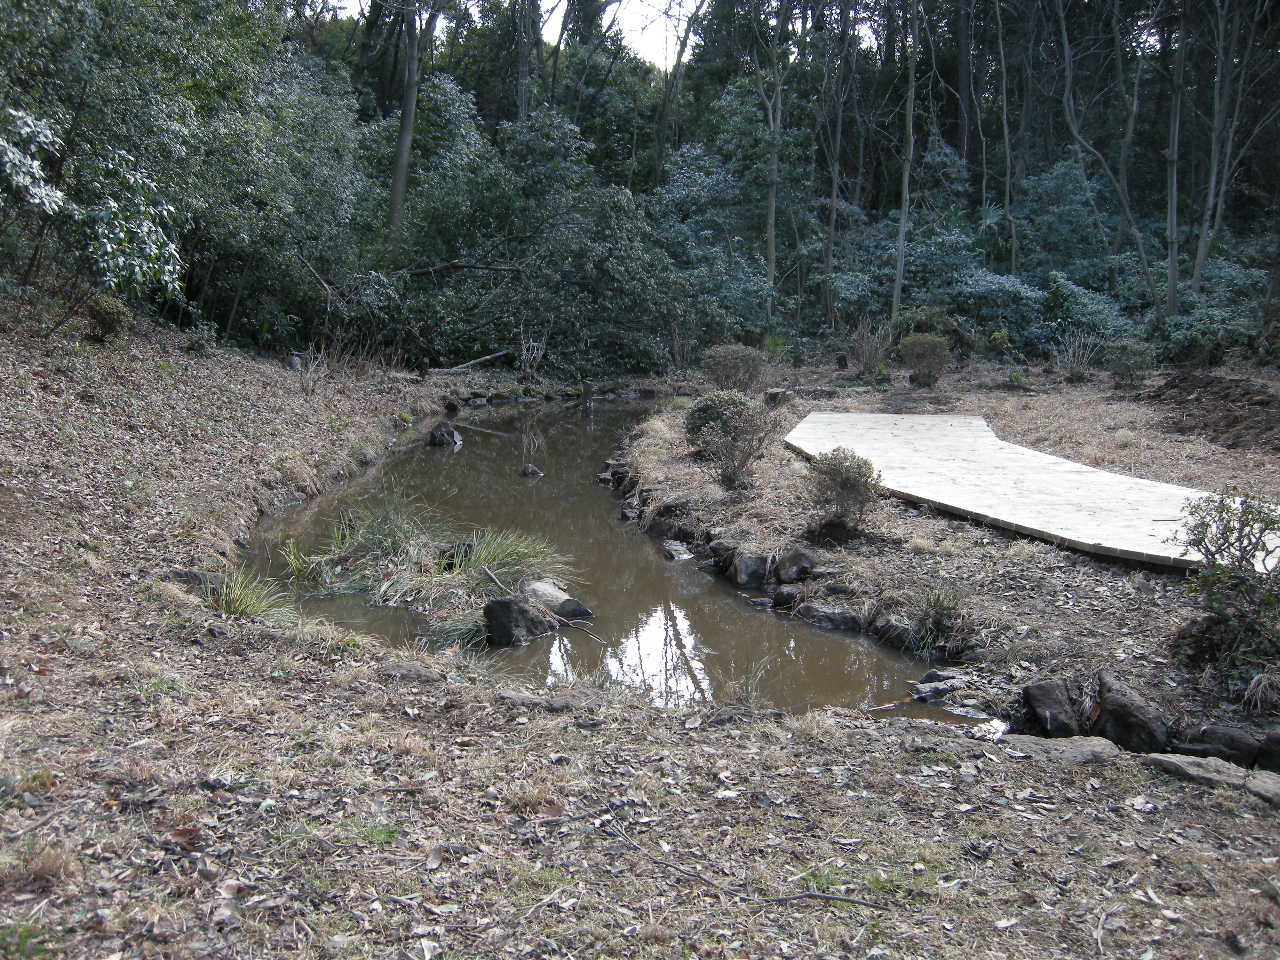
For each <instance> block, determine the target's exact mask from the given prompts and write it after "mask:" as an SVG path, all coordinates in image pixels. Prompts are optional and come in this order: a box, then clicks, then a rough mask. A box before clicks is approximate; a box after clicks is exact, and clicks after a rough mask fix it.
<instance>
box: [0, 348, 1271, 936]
mask: <svg viewBox="0 0 1280 960" xmlns="http://www.w3.org/2000/svg"><path fill="white" fill-rule="evenodd" d="M180 346H181V344H180V341H179V339H178V338H177V337H176V336H174V335H171V334H166V333H158V332H144V333H142V334H139V335H135V336H134V337H132V338H131V339H130V340H129V341H128V342H126V343H123V344H117V345H113V346H107V347H85V346H82V345H79V344H77V343H76V342H75V341H74V340H71V339H68V340H66V341H59V342H56V343H45V342H42V341H40V340H39V339H37V338H35V337H29V336H23V335H15V334H9V335H7V336H6V337H5V339H4V342H3V344H2V345H0V409H3V410H4V412H5V416H4V419H3V423H0V515H2V516H3V519H4V520H5V521H6V522H5V525H4V528H5V537H6V540H5V544H4V547H3V548H2V549H0V776H2V777H3V778H4V779H3V782H2V784H0V957H21V956H41V955H44V956H60V955H66V956H70V957H122V958H123V957H166V956H169V957H191V956H218V957H237V958H240V957H265V956H280V957H285V956H287V957H310V956H316V957H319V956H368V957H379V958H382V957H415V958H424V957H446V956H447V957H490V956H492V957H504V956H513V957H637V956H653V957H673V956H674V957H682V956H699V957H734V958H736V957H815V956H835V957H938V956H958V955H964V956H972V957H1050V956H1054V957H1081V956H1102V957H1135V958H1138V957H1143V956H1150V957H1166V956H1168V957H1198V956H1206V957H1217V956H1223V957H1230V956H1237V955H1240V954H1242V953H1246V952H1247V953H1249V954H1251V955H1255V956H1270V955H1272V954H1274V953H1275V952H1276V949H1277V947H1280V929H1278V928H1277V923H1278V922H1280V921H1278V919H1277V918H1278V916H1280V887H1277V880H1278V876H1277V874H1278V870H1280V866H1278V864H1280V860H1278V859H1277V858H1278V857H1280V829H1278V827H1280V820H1278V818H1277V816H1276V814H1275V812H1274V811H1273V810H1272V809H1271V808H1269V807H1266V806H1265V805H1264V804H1263V803H1262V802H1261V801H1260V800H1257V799H1255V798H1253V797H1251V796H1249V795H1248V794H1244V793H1241V792H1215V791H1207V790H1204V789H1203V788H1199V787H1193V786H1189V785H1187V784H1184V783H1181V782H1177V781H1173V780H1170V779H1168V778H1166V777H1164V776H1163V775H1161V774H1157V773H1154V772H1152V771H1150V770H1149V769H1147V768H1145V767H1143V766H1141V765H1140V764H1139V763H1138V762H1137V761H1136V759H1134V758H1130V757H1122V758H1120V759H1117V760H1112V761H1110V762H1108V763H1104V764H1097V765H1080V766H1070V765H1063V764H1062V763H1060V762H1056V761H1045V760H1038V759H1034V758H1032V757H1030V756H1028V755H1027V753H1028V751H1027V750H1026V749H1025V748H1020V747H1019V746H1018V745H1017V744H1008V743H994V744H993V743H985V742H980V741H976V740H972V739H966V738H965V737H964V736H963V735H962V734H961V733H960V732H959V731H957V730H955V729H952V728H947V727H942V726H936V725H918V724H917V725H913V724H906V723H896V722H893V721H881V720H871V719H868V718H866V717H863V716H858V715H855V714H851V713H847V712H838V711H831V712H824V713H815V714H811V715H807V716H803V717H795V718H786V719H782V720H776V719H768V718H767V717H765V716H762V715H761V714H759V713H758V712H756V711H754V710H753V709H751V707H750V705H743V706H742V707H741V709H734V708H727V709H724V710H722V711H720V712H719V713H717V714H705V715H704V714H691V713H668V712H662V711H658V710H655V709H653V708H651V707H649V706H646V705H645V704H643V703H640V702H637V701H636V700H635V699H634V698H632V697H631V696H630V695H629V694H628V693H627V692H626V691H621V690H617V689H610V688H603V689H602V688H595V687H591V686H581V687H576V688H570V689H565V690H557V691H551V692H546V691H530V690H519V689H515V688H514V687H511V686H510V685H508V684H506V683H504V682H503V680H502V679H501V678H500V677H494V676H492V675H490V674H489V673H488V672H487V671H486V670H485V669H484V667H483V665H482V664H480V663H478V662H476V661H472V660H469V659H466V658H459V657H442V658H437V659H434V660H421V659H414V658H411V657H409V658H407V655H406V654H405V653H404V652H402V651H401V652H397V651H390V650H384V649H381V648H379V647H377V646H376V645H373V644H371V643H368V642H367V641H361V640H360V639H359V638H355V637H352V636H350V635H347V634H344V633H341V632H340V631H336V630H332V629H326V628H324V627H323V626H321V625H314V624H313V625H308V626H305V627H304V628H302V629H285V628H280V627H277V628H268V627H265V626H262V625H257V624H251V623H243V622H238V621H234V620H226V619H223V618H221V617H220V616H218V615H217V614H215V613H214V612H213V611H212V610H211V609H210V608H209V606H208V605H207V604H206V603H204V601H203V600H202V598H200V597H197V596H193V595H191V594H189V593H186V592H184V591H183V590H182V589H180V588H178V587H177V586H175V585H173V584H172V583H169V582H168V581H166V580H165V579H164V574H165V573H166V572H167V571H168V570H170V569H171V568H173V567H183V566H190V565H192V564H196V565H201V564H206V563H208V562H210V558H211V557H212V556H216V555H217V554H218V553H219V551H223V552H225V553H230V552H232V551H233V549H234V546H233V543H232V540H233V539H234V537H236V536H238V535H239V534H240V533H241V532H242V531H244V530H245V529H246V526H245V525H246V524H248V523H250V522H252V520H253V519H254V517H255V515H256V513H257V512H258V510H259V509H263V508H267V509H269V508H271V507H273V506H275V505H276V504H278V503H280V502H282V501H283V500H284V499H286V498H287V497H288V496H290V495H293V494H294V493H295V492H297V491H305V490H309V489H314V488H315V487H317V486H320V485H322V484H325V483H328V482H330V481H332V480H333V479H335V478H336V476H337V475H338V474H340V473H341V472H343V471H346V470H350V469H354V468H355V465H356V464H357V463H359V462H364V461H367V460H370V459H371V458H373V457H374V456H376V455H377V454H378V453H380V452H382V451H383V450H385V448H386V445H387V443H388V441H389V440H390V438H392V437H394V436H395V435H396V433H397V431H399V430H401V429H402V428H403V427H404V425H405V424H406V422H407V421H408V420H411V419H413V417H414V415H415V413H421V412H424V411H427V410H429V409H430V408H431V406H432V404H433V403H434V401H435V393H434V392H438V391H439V389H440V387H439V385H438V384H435V383H433V382H432V381H430V380H429V381H427V382H426V383H425V384H423V383H420V382H415V381H411V380H409V379H406V378H402V377H396V376H391V375H389V374H387V373H386V372H384V371H378V370H374V369H356V368H348V369H344V370H342V371H339V372H338V373H337V374H336V375H335V376H334V377H333V378H331V379H329V380H326V381H325V382H324V383H323V384H322V385H321V386H320V388H319V389H318V390H317V392H316V393H315V394H314V395H309V394H304V393H303V392H302V391H301V390H300V388H299V381H298V376H297V374H295V373H291V372H289V371H288V370H286V369H284V368H283V367H280V366H279V365H276V364H273V363H269V362H266V361H260V360H256V359H253V358H250V357H247V356H244V355H241V354H237V353H233V352H224V351H220V352H217V353H215V354H213V355H211V356H208V357H193V356H189V355H187V354H185V353H183V352H182V351H181V349H180ZM433 391H434V392H433ZM852 901H861V902H852Z"/></svg>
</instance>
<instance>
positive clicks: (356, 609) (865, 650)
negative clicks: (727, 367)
mask: <svg viewBox="0 0 1280 960" xmlns="http://www.w3.org/2000/svg"><path fill="white" fill-rule="evenodd" d="M643 415H644V410H643V409H639V408H636V407H626V406H612V405H611V406H605V405H602V404H597V405H596V407H595V409H594V410H593V411H590V412H586V411H583V410H580V409H578V408H570V409H568V410H566V409H563V408H557V409H548V408H543V407H538V408H535V409H534V410H529V409H523V410H521V411H519V412H514V411H513V412H512V413H511V414H509V415H490V416H487V417H485V418H484V419H482V420H477V421H476V422H474V423H467V422H465V421H464V422H462V423H460V424H459V426H460V432H461V433H462V435H463V438H464V443H463V445H462V447H461V449H459V450H457V451H456V452H455V451H452V450H447V449H441V448H438V447H429V446H427V445H426V444H425V442H419V443H415V444H412V445H410V446H408V447H407V448H406V449H404V450H403V451H401V452H399V453H396V454H393V455H392V456H389V457H388V458H387V459H386V460H384V461H383V463H382V465H381V466H380V467H379V468H378V469H377V470H376V471H374V472H373V473H372V474H371V475H370V476H368V477H366V478H364V479H362V480H360V481H358V482H356V483H354V484H351V485H349V486H347V487H345V488H342V489H340V490H339V491H337V492H336V493H334V494H332V495H327V496H323V497H320V498H317V499H315V500H312V501H309V502H308V503H306V504H304V505H302V506H300V507H298V508H296V509H295V510H293V511H290V512H286V513H284V514H282V515H280V516H276V517H273V518H269V519H267V520H265V521H264V522H263V523H262V525H261V526H260V527H259V529H258V531H257V534H256V537H255V540H254V544H253V546H252V548H251V551H250V557H251V560H252V561H253V563H254V565H255V566H256V567H257V568H258V569H259V570H260V571H261V572H264V573H268V574H270V575H273V576H277V577H281V576H283V575H284V568H283V564H282V562H281V560H280V558H279V547H280V545H282V544H283V543H284V542H285V541H286V540H287V539H289V538H290V537H294V538H297V539H298V541H299V544H300V545H301V546H302V547H303V548H304V549H306V548H308V547H313V546H314V545H317V544H319V543H320V542H322V541H323V540H324V539H325V538H326V537H327V535H328V532H329V531H330V530H331V529H332V526H333V524H334V523H335V521H336V520H337V518H338V517H339V516H340V515H341V514H342V512H343V511H344V510H346V509H349V508H352V507H361V508H371V509H379V508H382V507H394V508H398V509H404V508H409V509H415V508H416V509H426V510H430V511H432V512H434V513H436V514H438V515H440V516H442V517H443V518H445V519H447V520H449V521H451V522H453V523H456V524H457V525H459V526H461V527H465V526H467V525H474V526H487V527H494V528H499V529H512V530H518V531H522V532H525V533H529V534H535V535H539V536H543V537H546V538H547V539H548V540H550V541H551V543H552V544H554V546H555V547H556V548H557V549H558V550H559V551H560V552H561V553H563V554H564V555H566V556H567V557H569V558H571V562H572V565H573V567H574V569H575V570H577V571H578V576H579V577H580V579H581V581H582V582H581V583H576V584H573V585H572V586H571V590H570V592H571V593H573V595H574V596H576V597H577V598H578V599H580V600H581V601H582V602H583V603H585V604H586V605H587V606H588V607H590V608H591V609H592V610H593V611H594V612H595V613H596V619H595V621H594V622H593V624H592V626H591V630H592V632H593V633H595V634H596V635H597V636H599V637H600V638H601V639H602V640H604V641H605V642H604V643H603V644H600V643H597V642H596V641H595V640H593V639H591V638H590V637H587V636H585V635H583V634H581V633H577V632H576V631H570V632H566V633H564V634H563V635H557V636H554V637H552V638H550V639H547V640H543V641H539V642H535V643H531V644H529V645H527V646H525V647H521V648H518V649H509V650H494V651H492V652H491V653H490V654H488V655H490V656H493V657H495V658H497V659H498V660H499V661H500V662H501V663H502V665H503V667H504V668H505V669H506V670H507V671H509V672H510V673H512V674H514V675H516V676H518V677H520V678H522V679H526V680H529V681H533V682H535V683H551V682H554V681H556V680H560V679H566V678H572V677H577V676H584V675H590V674H593V673H597V672H603V673H605V674H607V675H608V676H610V677H612V678H614V679H616V680H617V681H620V682H622V683H626V684H629V685H631V686H634V687H637V688H640V689H642V690H643V691H645V692H646V694H647V695H648V696H649V697H650V698H651V699H652V700H653V701H654V702H655V703H660V704H666V705H675V704H679V703H687V702H690V701H692V702H699V703H710V702H720V701H723V700H725V699H728V698H731V697H732V696H734V694H735V693H736V692H737V691H739V690H740V689H741V688H742V685H743V684H744V683H751V684H754V685H755V687H756V688H757V689H758V691H759V692H760V693H761V694H762V695H763V696H764V697H765V698H766V699H767V700H768V701H770V702H771V703H773V704H774V705H775V706H777V707H778V708H780V709H784V710H790V711H802V710H806V709H809V708H812V707H818V706H847V707H869V706H873V705H877V704H882V703H886V702H888V701H892V700H898V699H900V698H902V697H903V696H904V695H905V694H906V693H907V692H908V690H909V687H908V684H909V683H910V682H911V681H913V680H915V679H917V678H918V677H919V676H920V675H921V673H923V672H924V670H926V669H927V667H926V666H925V665H923V664H921V663H920V662H918V661H913V660H910V659H907V658H904V657H902V656H900V655H899V654H897V653H895V652H893V651H891V650H888V649H886V648H884V647H883V646H881V645H878V644H877V643H876V642H875V641H874V640H873V639H871V638H869V637H859V636H852V635H849V634H841V633H833V632H828V631H825V630H820V629H818V628H816V627H812V626H810V625H808V624H806V623H804V622H803V621H800V620H796V619H794V618H791V617H787V616H782V615H778V614H774V613H772V612H770V611H768V610H762V609H760V608H758V607H755V606H752V604H751V602H750V600H751V597H752V595H751V594H747V593H744V592H743V591H741V590H739V589H737V588H735V587H733V586H731V585H730V584H728V583H727V582H726V581H724V580H723V579H722V578H719V577H714V576H712V575H710V574H707V573H704V572H703V571H701V570H699V569H698V567H697V566H696V564H695V563H694V562H693V561H690V560H686V561H681V562H670V561H668V560H666V559H665V557H664V555H663V553H662V549H661V545H660V544H658V543H657V542H655V541H654V540H653V539H651V538H650V537H649V536H647V535H646V534H645V533H643V532H642V531H640V530H639V529H638V528H637V527H636V525H635V524H625V523H622V522H621V521H620V520H619V518H618V502H617V499H616V497H615V495H614V494H613V493H612V492H611V491H609V490H608V489H606V488H605V487H603V486H601V485H600V484H598V483H597V482H596V480H595V477H596V474H597V473H598V472H599V470H600V466H601V464H602V462H603V461H604V460H606V459H608V457H609V456H610V454H611V453H612V451H613V450H614V449H615V448H616V446H617V443H618V441H619V440H620V439H621V438H622V437H623V436H625V435H626V433H627V432H628V431H629V430H630V429H631V428H632V427H633V426H634V425H635V424H636V423H637V422H638V421H639V420H640V419H641V417H642V416H643ZM525 463H533V464H535V465H536V466H537V467H538V468H539V469H541V470H542V471H543V473H544V476H542V477H540V478H537V479H529V478H525V477H522V476H520V475H519V471H520V468H521V466H522V465H523V464H525ZM754 596H757V597H758V596H760V595H759V594H755V595H754ZM301 605H302V608H303V612H304V613H305V614H306V615H307V616H309V617H323V618H325V619H329V620H332V621H334V622H336V623H340V624H342V625H344V626H348V627H350V628H352V629H356V630H360V631H362V632H366V633H371V634H373V635H375V636H379V637H382V638H385V639H386V640H388V641H390V642H391V643H409V642H413V641H414V639H415V637H417V636H418V635H419V634H421V633H422V632H423V631H424V621H423V619H422V618H421V617H419V616H418V615H417V614H416V613H414V612H413V611H411V610H406V609H401V608H394V607H382V606H374V605H370V604H369V603H367V602H366V600H365V598H364V597H362V596H359V595H350V594H348V595H341V596H310V597H303V598H302V603H301ZM895 712H898V713H909V714H912V715H917V716H932V717H935V718H937V719H951V720H955V719H956V718H955V717H954V716H952V715H951V714H948V713H945V712H943V711H942V710H940V709H936V708H933V707H926V706H923V705H915V704H911V705H907V706H906V707H899V708H897V710H896V711H895Z"/></svg>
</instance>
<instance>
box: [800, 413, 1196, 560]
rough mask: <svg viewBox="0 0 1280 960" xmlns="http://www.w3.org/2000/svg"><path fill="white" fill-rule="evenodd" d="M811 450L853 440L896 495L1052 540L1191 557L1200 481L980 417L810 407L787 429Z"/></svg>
mask: <svg viewBox="0 0 1280 960" xmlns="http://www.w3.org/2000/svg"><path fill="white" fill-rule="evenodd" d="M786 443H787V445H788V446H789V447H791V448H792V449H793V450H796V451H797V452H799V453H801V454H805V455H808V456H815V455H817V454H820V453H826V452H827V451H829V450H833V449H835V448H837V447H845V448H847V449H849V450H852V451H853V452H854V453H856V454H858V455H859V456H863V457H866V458H867V459H868V460H870V461H871V462H872V463H873V464H874V465H875V466H876V468H877V469H878V470H879V471H880V473H881V479H882V482H883V485H884V487H885V488H886V489H887V490H888V491H889V492H890V493H892V494H893V495H894V496H897V497H900V498H902V499H903V500H910V501H912V502H915V503H923V504H929V505H930V506H934V507H937V508H939V509H941V510H945V511H948V512H950V513H956V514H960V515H961V516H965V517H971V518H974V519H977V520H981V521H983V522H985V523H989V524H992V525H994V526H998V527H1005V528H1007V529H1009V530H1016V531H1017V532H1018V533H1024V534H1027V535H1028V536H1033V537H1039V538H1040V539H1043V540H1048V541H1049V542H1051V543H1055V544H1059V545H1063V546H1068V547H1074V548H1076V549H1078V550H1084V551H1087V552H1089V553H1098V554H1103V555H1106V556H1112V557H1122V558H1124V559H1128V560H1140V561H1144V562H1147V563H1154V564H1162V565H1166V566H1174V567H1189V566H1191V565H1192V563H1193V561H1192V560H1191V559H1188V558H1187V557H1185V556H1183V555H1182V554H1183V550H1182V548H1181V547H1179V546H1177V545H1175V544H1173V543H1170V542H1169V540H1170V538H1171V537H1172V536H1173V535H1174V534H1175V533H1176V532H1177V531H1178V530H1179V528H1180V527H1181V521H1182V512H1183V507H1184V505H1185V504H1186V502H1187V501H1188V500H1191V499H1196V498H1199V497H1203V496H1204V495H1205V494H1204V492H1203V491H1200V490H1193V489H1191V488H1189V487H1178V486H1174V485H1173V484H1169V483H1157V482H1156V481H1154V480H1140V479H1138V478H1136V477H1124V476H1120V475H1119V474H1116V473H1109V472H1107V471H1105V470H1098V469H1095V468H1094V467H1086V466H1084V465H1083V464H1079V463H1073V462H1072V461H1070V460H1064V459H1063V458H1061V457H1055V456H1051V455H1050V454H1047V453H1039V452H1038V451H1035V450H1029V449H1027V448H1026V447H1020V446H1018V445H1016V444H1012V443H1006V442H1005V441H1003V440H1001V439H1000V438H999V437H997V436H996V435H995V433H994V432H992V430H991V428H990V427H989V426H987V422H986V421H985V420H983V419H982V418H981V417H952V416H919V415H896V414H880V413H811V414H809V416H807V417H805V418H804V420H803V421H801V422H800V424H799V425H798V426H797V427H796V428H795V429H794V430H792V431H791V433H790V434H788V435H787V438H786Z"/></svg>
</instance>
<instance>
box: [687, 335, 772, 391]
mask: <svg viewBox="0 0 1280 960" xmlns="http://www.w3.org/2000/svg"><path fill="white" fill-rule="evenodd" d="M766 360H767V357H766V356H765V353H764V351H762V350H756V349H754V348H753V347H747V346H743V345H742V344H740V343H725V344H721V345H720V346H718V347H712V348H711V349H710V350H707V351H706V352H705V353H703V355H702V369H703V370H705V371H706V374H707V377H708V379H710V380H711V382H712V383H714V384H715V385H716V386H717V387H719V388H720V389H721V390H741V391H742V392H743V393H751V392H752V391H753V390H755V389H756V387H758V386H759V385H760V381H761V380H762V379H763V378H764V370H765V362H766Z"/></svg>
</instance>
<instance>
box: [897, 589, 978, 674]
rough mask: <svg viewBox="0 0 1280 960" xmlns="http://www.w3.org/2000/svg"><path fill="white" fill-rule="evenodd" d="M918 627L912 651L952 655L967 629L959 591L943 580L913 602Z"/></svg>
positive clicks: (910, 650)
mask: <svg viewBox="0 0 1280 960" xmlns="http://www.w3.org/2000/svg"><path fill="white" fill-rule="evenodd" d="M911 606H912V607H913V608H914V609H913V611H912V612H913V613H914V614H915V622H916V629H915V631H914V637H913V639H912V642H911V644H910V649H909V650H908V652H909V653H912V654H914V655H916V656H919V657H929V656H935V655H937V654H939V653H941V654H943V655H950V654H953V653H955V652H957V651H958V649H960V648H962V647H963V646H964V643H965V639H966V637H965V634H966V633H967V632H968V631H967V629H966V627H967V626H968V618H967V616H966V614H965V611H964V604H963V600H962V598H961V596H960V591H959V590H957V589H956V588H955V587H954V586H952V585H951V584H949V583H940V584H938V585H937V586H935V587H933V588H932V589H931V590H929V591H928V592H926V593H925V594H924V595H923V596H922V597H921V598H920V599H919V601H917V602H916V603H914V604H911Z"/></svg>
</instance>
